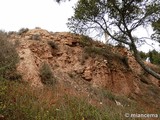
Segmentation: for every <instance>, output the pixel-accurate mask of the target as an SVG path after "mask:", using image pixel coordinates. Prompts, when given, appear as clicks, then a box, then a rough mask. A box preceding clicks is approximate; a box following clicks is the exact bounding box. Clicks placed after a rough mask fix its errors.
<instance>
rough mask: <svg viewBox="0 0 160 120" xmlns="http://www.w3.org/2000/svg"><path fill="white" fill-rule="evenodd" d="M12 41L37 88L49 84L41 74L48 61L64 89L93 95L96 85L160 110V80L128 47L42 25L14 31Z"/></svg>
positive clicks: (22, 67) (25, 78) (22, 70)
mask: <svg viewBox="0 0 160 120" xmlns="http://www.w3.org/2000/svg"><path fill="white" fill-rule="evenodd" d="M10 40H11V41H12V42H14V43H15V44H18V45H17V46H18V47H17V51H18V54H19V57H20V61H19V63H18V65H17V70H18V71H19V73H20V74H21V75H22V79H23V81H27V82H28V83H29V84H31V86H33V87H38V88H43V87H44V86H45V84H43V83H42V82H41V79H42V77H41V73H40V68H41V67H42V65H43V64H44V63H45V64H47V65H48V66H49V68H50V69H51V72H52V74H53V76H54V78H55V79H56V85H57V86H59V88H61V90H62V89H63V90H62V91H63V92H65V91H69V93H71V94H75V95H76V94H80V95H84V96H91V95H92V94H93V93H92V89H94V88H98V89H106V90H109V91H111V92H113V93H115V94H118V95H125V96H127V97H128V98H130V99H136V100H137V101H139V102H140V103H142V104H144V106H145V105H149V106H151V107H150V108H154V107H155V108H157V109H159V106H160V93H159V91H160V88H159V83H158V80H156V79H155V78H153V77H152V76H150V75H148V74H147V73H145V72H144V71H143V70H142V68H141V67H140V66H139V65H138V63H137V62H136V61H135V59H134V57H133V56H132V53H131V52H130V51H129V50H128V49H127V48H124V47H122V46H121V47H120V46H111V45H105V44H103V43H101V42H98V41H94V40H92V39H90V38H88V37H85V36H80V35H76V34H72V33H68V32H61V33H58V32H57V33H53V32H48V31H47V30H43V29H40V28H37V29H31V30H27V31H23V32H21V33H20V34H17V33H12V34H10ZM150 66H151V67H153V68H155V69H158V68H157V66H154V65H150ZM142 97H143V98H144V99H142ZM147 100H149V102H152V104H151V105H150V103H149V102H148V101H147Z"/></svg>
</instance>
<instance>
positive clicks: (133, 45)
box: [131, 43, 160, 80]
mask: <svg viewBox="0 0 160 120" xmlns="http://www.w3.org/2000/svg"><path fill="white" fill-rule="evenodd" d="M131 48H132V50H133V52H134V57H135V59H136V61H137V62H138V63H139V64H140V66H141V67H142V68H143V69H144V70H145V71H146V72H148V73H149V74H151V75H152V76H154V77H155V78H157V79H158V80H160V74H158V73H156V72H155V71H153V70H152V69H151V68H149V67H148V66H147V65H145V63H144V62H143V61H142V59H141V57H140V55H139V53H138V50H137V48H136V46H135V44H134V43H132V46H131Z"/></svg>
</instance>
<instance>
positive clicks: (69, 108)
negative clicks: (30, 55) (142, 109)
mask: <svg viewBox="0 0 160 120" xmlns="http://www.w3.org/2000/svg"><path fill="white" fill-rule="evenodd" d="M0 85H1V87H0V114H1V115H3V116H4V118H5V120H127V118H125V117H124V114H125V113H134V110H135V107H133V106H132V107H131V106H130V107H128V106H127V107H120V106H117V105H115V104H112V105H106V104H103V105H102V106H101V108H99V107H96V106H94V105H91V104H89V103H88V99H86V98H78V97H74V96H71V95H64V96H62V97H61V98H59V100H58V101H57V102H56V103H54V104H51V103H52V100H53V99H55V97H56V93H57V92H60V91H58V88H57V89H55V88H54V89H52V88H49V87H46V88H44V89H38V90H35V89H32V88H31V87H29V86H28V84H26V83H22V82H16V81H7V80H2V79H1V80H0ZM49 91H50V93H51V95H50V96H48V95H47V94H48V92H49ZM105 92H106V91H103V93H102V94H103V95H104V97H106V98H107V97H109V99H111V100H113V99H117V97H115V96H114V95H112V94H111V93H105ZM120 99H121V98H119V100H120ZM121 100H123V99H121ZM125 100H126V99H125Z"/></svg>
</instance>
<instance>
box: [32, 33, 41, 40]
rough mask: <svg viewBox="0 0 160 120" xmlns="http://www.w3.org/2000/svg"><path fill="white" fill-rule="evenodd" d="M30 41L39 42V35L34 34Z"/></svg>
mask: <svg viewBox="0 0 160 120" xmlns="http://www.w3.org/2000/svg"><path fill="white" fill-rule="evenodd" d="M31 39H32V40H41V36H40V34H34V35H32V37H31Z"/></svg>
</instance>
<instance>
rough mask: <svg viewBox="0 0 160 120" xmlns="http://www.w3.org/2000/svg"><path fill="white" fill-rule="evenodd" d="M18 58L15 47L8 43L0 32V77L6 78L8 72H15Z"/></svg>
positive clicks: (4, 35)
mask: <svg viewBox="0 0 160 120" xmlns="http://www.w3.org/2000/svg"><path fill="white" fill-rule="evenodd" d="M18 58H19V57H18V54H17V51H16V46H14V45H13V44H12V43H11V42H9V41H8V38H7V34H6V33H5V32H3V31H0V76H2V77H8V76H9V74H8V72H10V71H12V70H15V68H16V63H17V62H18Z"/></svg>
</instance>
